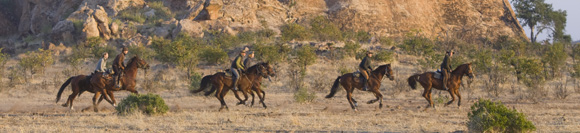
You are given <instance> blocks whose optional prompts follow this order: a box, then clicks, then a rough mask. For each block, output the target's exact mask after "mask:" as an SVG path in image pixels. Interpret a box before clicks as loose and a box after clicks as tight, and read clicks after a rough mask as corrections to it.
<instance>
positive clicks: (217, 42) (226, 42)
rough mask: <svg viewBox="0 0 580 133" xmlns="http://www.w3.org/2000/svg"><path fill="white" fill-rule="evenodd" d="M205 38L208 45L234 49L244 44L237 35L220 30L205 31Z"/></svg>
mask: <svg viewBox="0 0 580 133" xmlns="http://www.w3.org/2000/svg"><path fill="white" fill-rule="evenodd" d="M206 35H207V36H206ZM203 39H204V40H206V41H207V44H208V45H212V46H219V47H220V48H221V49H233V48H235V47H238V46H241V45H242V44H241V43H239V42H240V41H239V39H238V37H237V36H234V35H230V34H227V33H224V32H221V31H219V30H209V31H205V33H204V37H203Z"/></svg>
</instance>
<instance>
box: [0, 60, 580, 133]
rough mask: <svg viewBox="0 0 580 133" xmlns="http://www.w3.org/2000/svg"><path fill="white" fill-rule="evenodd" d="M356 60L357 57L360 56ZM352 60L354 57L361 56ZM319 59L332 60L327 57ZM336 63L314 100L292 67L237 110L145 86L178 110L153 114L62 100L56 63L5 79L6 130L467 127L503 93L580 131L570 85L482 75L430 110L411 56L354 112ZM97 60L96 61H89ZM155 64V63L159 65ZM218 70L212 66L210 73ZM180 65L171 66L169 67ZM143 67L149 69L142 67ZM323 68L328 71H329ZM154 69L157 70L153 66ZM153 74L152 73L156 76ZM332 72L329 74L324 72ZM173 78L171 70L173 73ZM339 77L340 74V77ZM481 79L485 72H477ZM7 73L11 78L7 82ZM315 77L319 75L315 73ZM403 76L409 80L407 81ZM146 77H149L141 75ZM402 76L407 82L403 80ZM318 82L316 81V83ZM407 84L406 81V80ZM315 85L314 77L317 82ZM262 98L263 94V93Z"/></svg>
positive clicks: (537, 118) (1, 116)
mask: <svg viewBox="0 0 580 133" xmlns="http://www.w3.org/2000/svg"><path fill="white" fill-rule="evenodd" d="M352 62H354V61H352ZM352 62H349V63H351V64H355V63H352ZM318 64H325V63H324V62H323V61H319V62H318ZM330 65H332V64H327V66H325V65H314V66H311V67H310V70H311V72H309V74H308V76H307V79H326V80H323V81H324V83H326V84H325V85H324V86H322V88H321V89H312V91H314V92H316V96H317V97H316V98H315V99H314V100H313V101H312V102H310V103H304V104H302V103H296V102H295V100H294V97H293V96H294V95H293V90H291V89H289V88H288V87H286V86H287V85H286V84H285V83H283V82H282V81H284V80H285V79H284V78H283V77H284V76H285V74H284V72H283V71H281V70H283V69H284V68H282V67H280V68H278V69H279V70H280V72H279V74H278V78H276V79H274V81H272V82H269V81H267V80H266V82H267V83H265V87H267V88H266V89H265V90H266V93H267V95H266V104H267V105H268V108H267V109H264V108H263V107H261V106H260V105H259V104H258V103H257V102H256V105H254V106H253V107H249V106H245V105H238V106H236V105H235V103H236V102H237V99H235V97H234V96H233V93H231V92H230V93H228V95H227V96H226V98H225V99H226V102H227V103H228V105H229V111H221V112H219V111H218V108H219V106H220V104H219V101H218V100H217V99H216V98H215V97H213V96H210V97H205V96H202V95H200V94H190V93H189V92H188V89H187V83H182V82H178V83H177V84H172V86H173V87H175V89H160V90H156V91H150V90H143V89H142V88H140V86H138V88H139V89H138V91H140V93H148V92H153V93H156V94H160V95H161V97H163V99H164V100H165V102H166V103H167V104H168V105H169V106H170V112H169V113H167V114H165V115H157V116H148V115H141V114H133V115H128V116H120V115H117V114H116V113H115V110H114V108H113V106H111V105H110V104H108V103H106V102H103V103H101V104H100V106H99V108H100V109H101V111H100V112H98V113H96V112H93V111H92V110H89V111H82V110H83V109H84V108H87V107H90V106H91V98H92V94H91V93H85V94H83V95H82V96H80V97H77V99H76V100H75V104H74V107H75V110H72V111H71V110H69V109H68V108H65V107H62V106H60V104H63V103H64V100H61V101H60V102H59V103H55V97H56V93H57V91H58V88H57V86H58V87H59V86H60V84H62V82H63V81H64V80H65V79H66V77H65V76H63V75H60V76H58V77H56V78H55V74H57V73H61V71H62V70H63V68H62V67H63V66H59V65H57V66H54V67H53V68H52V69H51V70H50V71H47V72H46V73H47V74H45V75H44V76H43V77H39V78H36V79H35V80H34V81H32V82H30V83H23V84H22V85H17V86H15V87H3V89H1V90H0V97H1V99H0V123H1V124H0V132H86V131H88V132H107V131H108V132H111V131H112V132H126V131H129V132H140V131H156V132H182V131H202V132H206V131H210V132H214V131H217V132H220V131H224V132H238V131H240V132H275V131H276V132H277V131H284V132H286V131H307V132H319V131H323V132H325V131H347V132H367V131H368V132H467V130H468V129H467V127H466V123H467V121H468V118H467V114H468V112H469V111H470V106H471V105H472V104H473V102H474V101H476V100H477V99H478V98H487V99H492V100H494V101H497V100H501V101H502V102H503V103H504V104H505V105H506V106H508V107H509V108H514V109H516V110H518V111H520V112H523V113H524V114H526V115H527V118H528V120H530V121H532V122H533V123H534V124H535V125H536V127H537V129H538V130H537V132H577V131H580V124H579V123H580V106H579V104H578V102H579V101H580V100H579V99H580V94H579V93H575V92H574V91H572V90H571V91H570V95H569V96H568V97H567V98H566V99H564V100H559V99H556V98H551V97H553V96H551V95H553V94H552V93H553V92H552V91H547V94H546V95H549V96H547V97H546V98H540V99H537V101H536V102H533V101H531V100H523V99H522V98H521V95H523V94H525V92H524V91H521V90H518V91H516V92H515V93H514V94H512V93H509V91H507V90H504V91H503V92H502V94H501V95H500V96H497V97H494V96H489V95H488V93H486V92H485V90H483V89H482V88H483V87H481V83H477V82H475V85H473V86H472V87H469V88H465V89H462V90H461V91H460V92H461V93H462V95H463V99H462V100H463V102H462V106H461V107H458V106H457V102H454V103H453V104H452V105H450V106H448V107H443V102H446V101H447V99H449V98H447V97H448V96H449V94H448V93H446V92H440V91H434V92H433V94H434V95H433V97H434V98H435V99H434V100H435V101H436V106H437V107H436V108H435V109H428V110H426V111H424V109H425V108H424V107H425V105H427V102H426V101H425V99H424V98H423V97H421V93H422V91H423V90H422V88H421V87H419V89H417V90H411V89H410V87H408V86H407V85H406V82H403V81H404V79H406V78H407V77H408V75H410V74H412V73H413V71H414V69H408V68H406V67H405V65H403V64H393V65H394V69H395V71H397V73H396V77H395V78H396V79H397V80H395V81H390V80H383V81H382V83H383V84H384V85H383V86H382V87H381V92H382V93H383V94H384V95H385V97H384V99H383V100H384V101H383V103H384V104H385V107H384V108H382V109H379V108H378V104H377V103H375V104H365V103H366V101H368V100H371V99H374V98H375V97H374V96H373V95H372V94H371V93H367V92H362V91H358V90H357V91H355V93H354V98H356V99H357V100H358V101H359V111H358V112H354V111H353V110H352V109H350V106H349V104H348V102H347V100H346V98H345V92H344V89H342V88H340V90H339V91H338V93H337V94H336V95H335V97H334V98H330V99H326V98H324V96H325V95H327V94H328V93H329V87H330V84H331V83H332V80H334V79H335V77H336V76H337V73H338V72H335V70H332V72H330V73H327V72H328V71H326V70H325V69H336V67H337V66H333V67H329V66H330ZM89 66H90V65H89ZM153 68H155V67H153ZM211 71H212V70H204V72H205V73H208V72H211ZM178 72H179V71H177V70H174V71H168V73H169V74H168V75H172V74H174V73H178ZM140 73H141V72H140ZM321 73H324V74H322V75H321ZM151 75H153V74H151ZM151 75H149V76H151ZM324 76H326V77H324ZM169 77H170V78H169V79H166V80H169V81H171V80H172V79H171V76H169ZM333 77H334V78H333ZM48 79H59V81H60V82H56V81H55V82H54V83H52V82H50V83H46V82H47V81H48ZM475 80H478V78H476V79H475ZM6 82H7V81H6V79H4V81H3V83H6ZM308 82H317V81H315V80H309V81H308ZM402 82H403V83H402ZM138 83H142V81H141V79H138ZM397 83H399V85H395V84H397ZM309 84H315V83H309ZM401 84H402V85H401ZM309 87H310V88H313V86H312V85H310V86H309ZM69 94H71V91H70V88H67V89H66V90H65V92H64V93H63V97H62V98H63V99H66V97H68V95H69ZM128 94H129V92H127V91H120V92H116V93H115V95H116V97H117V101H120V100H122V99H123V98H125V97H127V95H128ZM256 100H257V98H256Z"/></svg>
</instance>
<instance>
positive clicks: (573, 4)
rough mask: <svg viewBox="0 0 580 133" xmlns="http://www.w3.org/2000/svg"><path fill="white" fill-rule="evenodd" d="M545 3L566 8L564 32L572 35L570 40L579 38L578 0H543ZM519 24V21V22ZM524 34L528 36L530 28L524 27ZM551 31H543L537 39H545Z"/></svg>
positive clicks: (579, 16)
mask: <svg viewBox="0 0 580 133" xmlns="http://www.w3.org/2000/svg"><path fill="white" fill-rule="evenodd" d="M510 1H511V0H510ZM545 1H546V3H550V4H552V7H553V8H554V9H555V10H557V9H562V10H566V12H567V15H568V16H567V17H566V18H567V20H566V31H565V32H566V34H570V35H572V40H573V41H577V40H580V14H579V13H580V0H545ZM520 24H521V23H520ZM524 30H525V31H526V35H528V37H529V36H530V29H529V28H528V27H524ZM548 34H551V32H545V31H544V32H543V33H542V34H540V35H539V36H538V41H540V40H545V39H547V38H549V37H548Z"/></svg>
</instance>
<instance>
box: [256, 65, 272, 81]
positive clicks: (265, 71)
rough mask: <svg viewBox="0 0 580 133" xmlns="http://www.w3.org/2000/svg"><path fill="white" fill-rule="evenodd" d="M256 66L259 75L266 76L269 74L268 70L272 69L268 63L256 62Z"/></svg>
mask: <svg viewBox="0 0 580 133" xmlns="http://www.w3.org/2000/svg"><path fill="white" fill-rule="evenodd" d="M257 67H258V74H259V75H260V76H261V77H264V78H268V76H270V75H271V73H270V71H272V67H270V65H269V64H268V63H259V64H257Z"/></svg>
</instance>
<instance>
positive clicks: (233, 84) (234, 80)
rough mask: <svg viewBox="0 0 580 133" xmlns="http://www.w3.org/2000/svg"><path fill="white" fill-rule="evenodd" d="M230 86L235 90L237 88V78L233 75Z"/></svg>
mask: <svg viewBox="0 0 580 133" xmlns="http://www.w3.org/2000/svg"><path fill="white" fill-rule="evenodd" d="M232 80H233V81H232V86H233V87H234V90H235V91H237V90H238V78H237V77H234V78H232Z"/></svg>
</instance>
